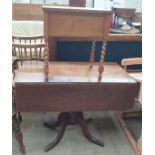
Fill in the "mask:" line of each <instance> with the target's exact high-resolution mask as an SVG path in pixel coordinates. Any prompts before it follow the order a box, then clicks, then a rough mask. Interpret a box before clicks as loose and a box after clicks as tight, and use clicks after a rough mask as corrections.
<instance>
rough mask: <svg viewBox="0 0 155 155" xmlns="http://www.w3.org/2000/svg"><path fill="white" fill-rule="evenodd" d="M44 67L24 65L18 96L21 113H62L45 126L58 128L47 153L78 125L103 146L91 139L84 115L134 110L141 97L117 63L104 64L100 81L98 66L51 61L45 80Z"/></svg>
mask: <svg viewBox="0 0 155 155" xmlns="http://www.w3.org/2000/svg"><path fill="white" fill-rule="evenodd" d="M42 65H43V64H41V63H38V64H36V63H35V64H34V63H31V62H25V63H24V64H23V65H22V67H21V68H19V70H18V71H17V72H16V83H15V96H16V109H17V111H18V112H60V114H59V117H58V120H57V122H56V123H55V124H54V125H50V124H47V123H45V124H44V125H45V126H46V127H49V128H53V127H59V131H58V135H57V137H56V139H55V140H54V141H53V142H52V143H51V144H49V145H48V146H46V148H45V151H49V150H50V149H51V148H53V147H54V146H55V145H56V144H57V143H58V142H59V141H60V140H61V138H62V136H63V134H64V131H65V128H66V126H67V125H69V124H72V125H73V124H76V123H78V124H79V125H80V126H81V128H82V131H83V133H84V135H85V136H86V138H88V140H90V141H91V142H93V143H95V144H97V145H100V146H103V143H102V142H100V141H99V140H97V139H95V138H94V137H93V136H91V134H90V132H89V130H88V126H87V121H85V120H84V118H83V114H82V112H85V111H103V110H113V111H124V110H127V109H130V108H132V106H133V103H134V99H135V98H136V96H137V94H138V85H137V83H136V81H135V80H134V79H132V78H131V77H130V76H129V75H128V74H127V73H126V72H125V71H124V70H123V69H122V68H121V67H120V66H119V65H118V64H116V63H105V65H104V67H105V70H104V73H103V74H102V79H101V81H98V63H95V64H94V65H93V67H92V68H90V65H89V63H82V62H66V63H65V62H49V78H48V81H45V79H44V77H45V76H44V73H43V66H42ZM27 66H29V67H27ZM28 68H29V69H28Z"/></svg>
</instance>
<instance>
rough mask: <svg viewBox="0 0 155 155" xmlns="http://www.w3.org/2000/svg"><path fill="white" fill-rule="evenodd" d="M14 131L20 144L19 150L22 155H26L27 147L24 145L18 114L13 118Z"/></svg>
mask: <svg viewBox="0 0 155 155" xmlns="http://www.w3.org/2000/svg"><path fill="white" fill-rule="evenodd" d="M12 130H13V132H14V134H15V138H16V140H17V142H18V144H19V150H20V152H21V154H22V155H25V146H24V144H23V134H22V132H21V129H20V126H19V122H18V120H17V118H16V114H15V115H14V116H13V117H12Z"/></svg>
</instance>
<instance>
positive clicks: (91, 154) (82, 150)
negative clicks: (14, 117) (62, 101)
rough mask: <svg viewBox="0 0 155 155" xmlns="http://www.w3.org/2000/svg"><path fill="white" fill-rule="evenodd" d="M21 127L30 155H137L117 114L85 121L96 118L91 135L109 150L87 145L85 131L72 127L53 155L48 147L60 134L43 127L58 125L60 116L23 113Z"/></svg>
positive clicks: (99, 114)
mask: <svg viewBox="0 0 155 155" xmlns="http://www.w3.org/2000/svg"><path fill="white" fill-rule="evenodd" d="M22 115H23V122H22V124H21V127H22V130H23V134H24V143H25V145H26V154H27V155H44V154H46V155H50V154H53V155H73V154H74V155H95V154H96V155H135V153H134V151H133V150H132V147H131V146H130V144H129V142H128V140H127V138H126V135H125V134H124V132H123V130H122V128H121V126H120V124H119V123H118V120H117V118H116V116H115V114H114V113H113V112H95V113H94V112H87V113H84V116H85V118H89V117H91V118H93V121H92V122H91V123H90V124H89V127H90V131H91V133H92V134H93V135H94V136H95V137H97V138H99V139H101V140H102V141H104V144H105V147H100V146H97V145H94V144H92V143H90V142H89V141H87V139H85V137H84V136H83V134H82V131H81V129H80V128H79V127H78V126H77V125H76V126H69V127H67V130H66V132H65V134H64V137H63V139H62V140H61V142H60V143H59V145H58V146H56V147H55V148H54V149H52V150H51V151H50V152H48V153H45V152H44V147H45V146H46V145H47V144H48V143H50V142H51V141H52V140H53V139H54V138H55V136H56V133H57V132H56V130H53V131H51V130H49V129H47V128H44V127H43V122H44V121H48V122H54V121H55V120H56V118H57V113H23V114H22ZM12 154H13V155H19V151H18V145H17V143H16V141H15V139H14V137H13V153H12Z"/></svg>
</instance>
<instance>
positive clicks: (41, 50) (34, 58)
mask: <svg viewBox="0 0 155 155" xmlns="http://www.w3.org/2000/svg"><path fill="white" fill-rule="evenodd" d="M12 55H13V56H15V57H17V59H18V61H20V63H21V66H22V65H23V63H30V64H31V63H36V62H37V63H38V62H42V63H43V64H44V65H43V66H44V73H45V79H46V80H47V79H48V72H49V71H48V57H49V53H48V45H47V42H46V41H45V40H44V37H43V36H32V37H20V36H12Z"/></svg>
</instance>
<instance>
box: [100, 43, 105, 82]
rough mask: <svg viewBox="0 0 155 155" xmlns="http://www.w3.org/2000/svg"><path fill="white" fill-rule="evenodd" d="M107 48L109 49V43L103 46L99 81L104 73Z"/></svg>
mask: <svg viewBox="0 0 155 155" xmlns="http://www.w3.org/2000/svg"><path fill="white" fill-rule="evenodd" d="M106 47H107V43H106V42H104V43H103V45H102V50H101V59H100V65H99V68H98V71H99V77H98V81H101V79H102V73H103V71H104V59H105V52H106Z"/></svg>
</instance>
